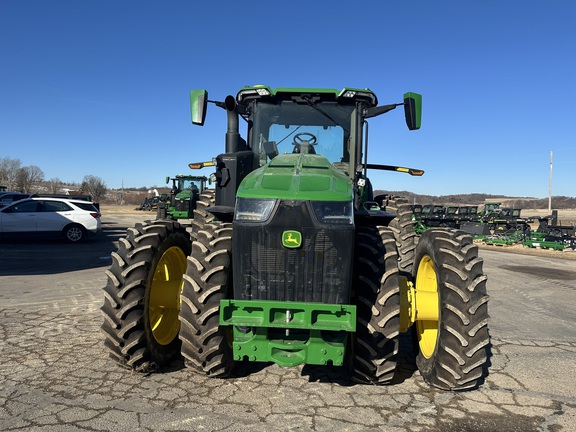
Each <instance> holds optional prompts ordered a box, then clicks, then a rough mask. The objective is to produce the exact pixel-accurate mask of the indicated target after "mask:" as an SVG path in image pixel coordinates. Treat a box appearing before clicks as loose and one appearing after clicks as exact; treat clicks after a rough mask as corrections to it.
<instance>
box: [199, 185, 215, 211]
mask: <svg viewBox="0 0 576 432" xmlns="http://www.w3.org/2000/svg"><path fill="white" fill-rule="evenodd" d="M215 202H216V190H215V189H204V191H203V192H202V193H201V194H200V196H199V197H198V201H197V202H196V208H198V209H202V210H205V209H206V208H207V207H212V206H213V205H214V204H215Z"/></svg>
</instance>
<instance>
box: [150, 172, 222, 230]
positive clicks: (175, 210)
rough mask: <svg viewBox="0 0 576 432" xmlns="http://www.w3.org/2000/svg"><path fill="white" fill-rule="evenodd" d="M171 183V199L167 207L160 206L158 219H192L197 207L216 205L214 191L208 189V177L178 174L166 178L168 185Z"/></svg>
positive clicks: (166, 204)
mask: <svg viewBox="0 0 576 432" xmlns="http://www.w3.org/2000/svg"><path fill="white" fill-rule="evenodd" d="M190 165H193V164H190ZM203 166H204V164H203ZM170 181H172V189H171V190H170V199H169V201H168V202H166V203H165V205H162V204H159V205H158V219H166V218H172V219H176V220H178V219H191V218H193V217H194V210H195V209H196V207H198V206H203V207H209V206H211V205H213V204H214V189H207V188H206V183H207V181H208V178H207V177H203V176H191V175H183V174H178V175H176V176H175V177H172V178H170V177H166V184H168V183H170Z"/></svg>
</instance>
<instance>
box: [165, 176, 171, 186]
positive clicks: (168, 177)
mask: <svg viewBox="0 0 576 432" xmlns="http://www.w3.org/2000/svg"><path fill="white" fill-rule="evenodd" d="M169 181H170V176H166V184H168V182H169Z"/></svg>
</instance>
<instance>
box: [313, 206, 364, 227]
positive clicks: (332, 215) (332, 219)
mask: <svg viewBox="0 0 576 432" xmlns="http://www.w3.org/2000/svg"><path fill="white" fill-rule="evenodd" d="M312 208H313V209H314V214H315V215H316V218H317V219H318V222H320V223H323V224H339V225H343V224H345V225H352V224H353V223H354V207H353V206H352V201H342V202H340V201H313V202H312Z"/></svg>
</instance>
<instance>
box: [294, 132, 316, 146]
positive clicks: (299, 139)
mask: <svg viewBox="0 0 576 432" xmlns="http://www.w3.org/2000/svg"><path fill="white" fill-rule="evenodd" d="M305 137H306V138H310V139H306V138H305ZM302 141H307V142H308V144H310V145H316V141H318V140H317V139H316V135H313V134H311V133H309V132H300V133H299V134H296V135H294V145H300V143H301V142H302Z"/></svg>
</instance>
